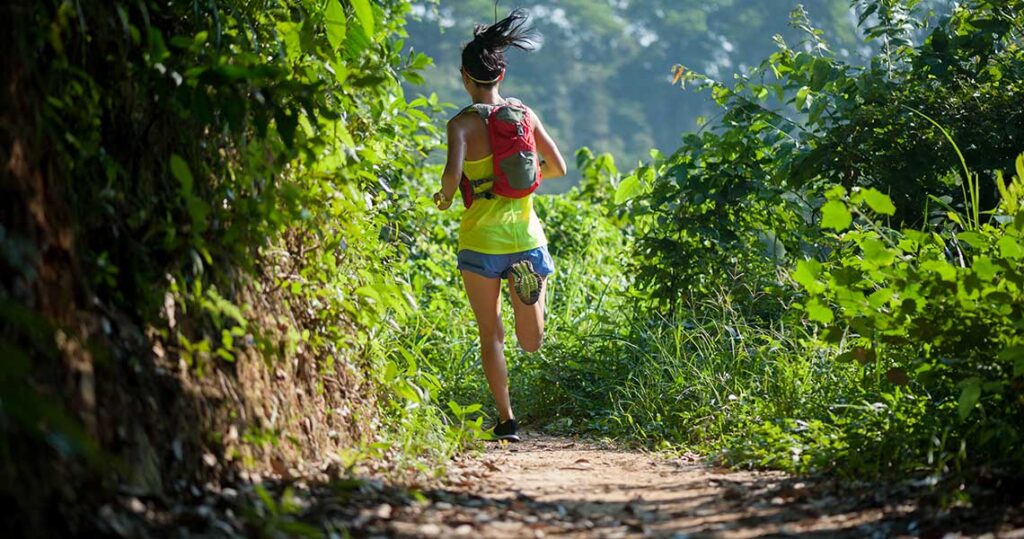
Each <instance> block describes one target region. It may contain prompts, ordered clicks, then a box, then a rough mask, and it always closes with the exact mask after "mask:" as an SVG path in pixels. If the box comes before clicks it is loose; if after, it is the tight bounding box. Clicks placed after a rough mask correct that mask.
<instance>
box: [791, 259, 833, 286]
mask: <svg viewBox="0 0 1024 539" xmlns="http://www.w3.org/2000/svg"><path fill="white" fill-rule="evenodd" d="M819 274H821V263H820V262H818V261H817V260H801V261H799V262H797V263H796V269H795V270H794V271H793V280H794V281H796V282H797V283H799V284H800V285H801V286H803V287H804V288H805V289H806V290H807V291H808V292H810V293H811V294H820V293H822V292H824V290H825V285H823V284H822V283H821V282H819V281H818V275H819Z"/></svg>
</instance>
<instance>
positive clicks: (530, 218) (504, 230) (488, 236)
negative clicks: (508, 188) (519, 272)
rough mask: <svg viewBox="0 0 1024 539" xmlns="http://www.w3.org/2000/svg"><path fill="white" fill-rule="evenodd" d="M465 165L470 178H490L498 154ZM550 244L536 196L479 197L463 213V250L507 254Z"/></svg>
mask: <svg viewBox="0 0 1024 539" xmlns="http://www.w3.org/2000/svg"><path fill="white" fill-rule="evenodd" d="M462 167H463V171H464V172H465V174H466V177H467V178H469V179H470V180H480V179H483V178H487V177H490V176H492V175H494V157H493V156H491V155H489V156H487V157H485V158H483V159H480V160H478V161H463V163H462ZM485 186H486V184H484V185H483V186H481V187H485ZM547 244H548V239H547V237H545V236H544V228H543V227H542V226H541V223H540V219H539V218H537V213H536V212H534V211H533V195H528V196H525V197H523V198H506V197H501V196H496V197H494V198H490V199H486V198H477V199H475V200H474V201H473V205H472V206H471V207H470V208H468V209H467V210H466V211H465V212H463V214H462V224H461V225H460V226H459V250H460V251H461V250H463V249H469V250H470V251H476V252H478V253H484V254H488V255H507V254H512V253H518V252H521V251H529V250H530V249H536V248H537V247H542V246H544V245H547Z"/></svg>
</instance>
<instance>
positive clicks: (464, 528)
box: [455, 524, 473, 537]
mask: <svg viewBox="0 0 1024 539" xmlns="http://www.w3.org/2000/svg"><path fill="white" fill-rule="evenodd" d="M472 533H473V526H470V525H469V524H463V525H461V526H459V527H458V528H455V535H458V536H462V537H465V536H467V535H470V534H472Z"/></svg>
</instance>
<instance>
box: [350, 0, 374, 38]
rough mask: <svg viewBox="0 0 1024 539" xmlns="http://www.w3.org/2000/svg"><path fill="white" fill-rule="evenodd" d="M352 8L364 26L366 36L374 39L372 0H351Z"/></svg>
mask: <svg viewBox="0 0 1024 539" xmlns="http://www.w3.org/2000/svg"><path fill="white" fill-rule="evenodd" d="M351 1H352V8H353V9H355V11H356V18H357V19H359V24H361V25H362V26H363V31H364V32H366V37H368V38H370V39H371V40H372V39H373V8H371V7H370V0H351Z"/></svg>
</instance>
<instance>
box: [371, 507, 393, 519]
mask: <svg viewBox="0 0 1024 539" xmlns="http://www.w3.org/2000/svg"><path fill="white" fill-rule="evenodd" d="M391 512H392V508H391V506H390V505H388V504H386V503H382V504H380V506H378V507H377V510H376V511H374V512H373V516H375V517H377V518H379V519H381V520H388V519H390V518H391Z"/></svg>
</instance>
